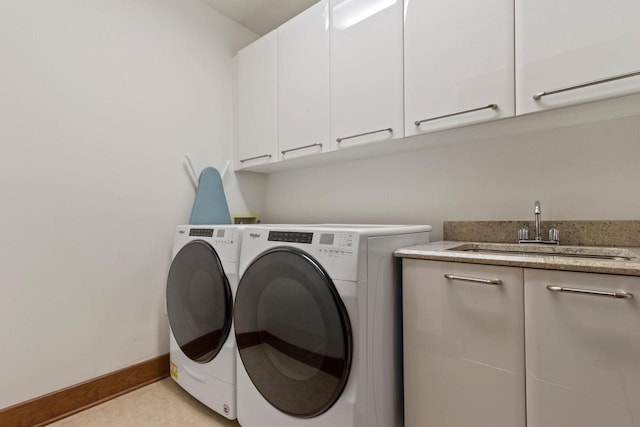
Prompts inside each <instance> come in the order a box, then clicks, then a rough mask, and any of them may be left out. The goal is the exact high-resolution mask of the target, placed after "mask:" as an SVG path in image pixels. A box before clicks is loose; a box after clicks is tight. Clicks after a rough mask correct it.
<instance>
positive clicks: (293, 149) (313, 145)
mask: <svg viewBox="0 0 640 427" xmlns="http://www.w3.org/2000/svg"><path fill="white" fill-rule="evenodd" d="M311 147H322V144H321V143H319V142H318V143H315V144H309V145H303V146H302V147H296V148H289V149H288V150H282V151H281V152H280V153H282V154H283V155H284V154H287V153H290V152H291V151H297V150H304V149H305V148H311Z"/></svg>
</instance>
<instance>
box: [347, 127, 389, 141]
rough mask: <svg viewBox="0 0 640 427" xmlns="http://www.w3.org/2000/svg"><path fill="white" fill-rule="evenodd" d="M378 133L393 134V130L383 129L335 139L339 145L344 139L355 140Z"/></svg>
mask: <svg viewBox="0 0 640 427" xmlns="http://www.w3.org/2000/svg"><path fill="white" fill-rule="evenodd" d="M378 132H389V133H393V128H384V129H378V130H372V131H371V132H365V133H359V134H357V135H351V136H345V137H342V138H338V139H336V141H338V144H340V143H341V142H342V141H344V140H345V139H351V138H357V137H359V136H365V135H372V134H374V133H378Z"/></svg>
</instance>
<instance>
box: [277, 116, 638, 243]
mask: <svg viewBox="0 0 640 427" xmlns="http://www.w3.org/2000/svg"><path fill="white" fill-rule="evenodd" d="M639 159H640V118H639V117H631V118H625V119H618V120H610V121H605V122H599V123H592V124H589V125H581V126H574V127H568V128H563V129H555V130H547V131H538V132H531V133H527V134H521V135H516V136H511V137H500V138H494V139H491V140H485V141H471V142H467V143H463V144H458V145H449V146H442V147H436V148H428V149H424V150H422V151H413V152H407V153H402V154H396V155H392V156H386V157H379V158H374V159H367V160H360V161H357V162H350V163H343V164H335V165H331V166H323V167H316V168H309V169H306V170H305V169H301V170H295V171H289V172H280V173H277V174H272V175H270V176H269V178H268V180H267V188H266V193H265V216H264V218H265V220H266V221H267V222H282V223H286V222H291V223H296V222H300V223H304V222H311V223H313V222H348V223H351V222H352V223H360V222H363V223H402V224H430V225H432V226H433V227H434V231H433V233H432V240H434V241H435V240H441V239H442V221H444V220H521V219H531V220H533V203H534V201H535V200H540V201H541V202H542V219H543V221H544V219H545V218H546V219H556V220H560V219H565V220H569V219H574V220H579V219H592V220H600V219H634V220H639V219H640V195H639V192H638V184H639V183H640V166H639V163H638V160H639ZM514 238H515V236H514Z"/></svg>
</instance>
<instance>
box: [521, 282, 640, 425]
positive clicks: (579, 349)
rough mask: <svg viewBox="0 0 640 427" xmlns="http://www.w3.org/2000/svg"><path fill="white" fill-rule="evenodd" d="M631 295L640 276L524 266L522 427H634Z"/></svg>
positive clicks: (637, 373) (639, 400) (636, 352)
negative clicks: (524, 390)
mask: <svg viewBox="0 0 640 427" xmlns="http://www.w3.org/2000/svg"><path fill="white" fill-rule="evenodd" d="M616 293H617V294H618V298H615V297H614V296H615V294H616ZM627 294H629V295H627ZM629 296H633V297H635V298H629ZM624 297H626V298H624ZM638 297H640V277H630V276H615V275H606V274H588V273H573V272H560V271H545V270H533V269H525V313H526V360H527V366H526V369H527V417H528V420H527V421H528V422H527V427H573V426H576V427H603V426H612V427H613V426H615V427H640V306H639V305H638Z"/></svg>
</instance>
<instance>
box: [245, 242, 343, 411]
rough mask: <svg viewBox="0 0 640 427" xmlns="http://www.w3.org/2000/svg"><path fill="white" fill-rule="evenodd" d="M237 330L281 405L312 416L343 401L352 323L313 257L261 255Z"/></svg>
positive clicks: (267, 394) (252, 370)
mask: <svg viewBox="0 0 640 427" xmlns="http://www.w3.org/2000/svg"><path fill="white" fill-rule="evenodd" d="M234 328H235V334H236V342H237V344H238V351H239V353H240V358H241V360H242V363H243V365H244V367H245V369H246V371H247V374H248V375H249V377H250V379H251V381H252V382H253V384H254V386H255V387H256V388H257V390H258V391H259V392H260V394H262V396H263V397H264V398H265V399H266V400H267V401H268V402H269V403H270V404H271V405H273V406H274V407H275V408H277V409H279V410H280V411H282V412H284V413H286V414H289V415H291V416H295V417H300V418H310V417H315V416H318V415H320V414H322V413H323V412H325V411H326V410H328V409H329V408H330V407H331V406H332V405H333V404H334V403H335V402H336V401H337V400H338V398H339V397H340V395H341V393H342V391H343V390H344V387H345V385H346V383H347V378H348V376H349V368H350V366H351V355H352V345H353V344H352V336H351V326H350V323H349V318H348V314H347V310H346V308H345V306H344V304H343V302H342V299H341V298H340V296H339V295H338V291H337V290H336V288H335V286H334V284H333V282H332V281H331V279H330V278H329V276H328V275H327V273H326V272H325V271H324V269H323V268H322V267H321V266H320V264H319V263H318V262H317V261H316V260H314V259H313V258H312V257H311V256H309V255H308V254H306V253H305V252H303V251H300V250H297V249H295V248H288V247H279V248H274V249H271V250H269V251H267V252H265V253H263V254H262V255H260V256H259V257H258V258H257V259H255V260H254V261H253V263H251V264H250V265H249V267H248V268H247V270H246V271H245V273H244V274H243V276H242V279H241V280H240V284H239V285H238V291H237V293H236V301H235V308H234Z"/></svg>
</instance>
